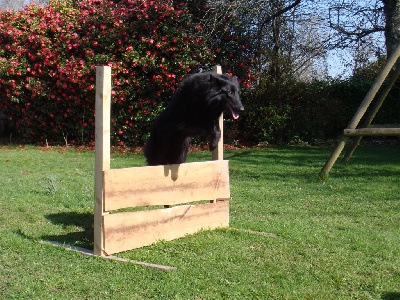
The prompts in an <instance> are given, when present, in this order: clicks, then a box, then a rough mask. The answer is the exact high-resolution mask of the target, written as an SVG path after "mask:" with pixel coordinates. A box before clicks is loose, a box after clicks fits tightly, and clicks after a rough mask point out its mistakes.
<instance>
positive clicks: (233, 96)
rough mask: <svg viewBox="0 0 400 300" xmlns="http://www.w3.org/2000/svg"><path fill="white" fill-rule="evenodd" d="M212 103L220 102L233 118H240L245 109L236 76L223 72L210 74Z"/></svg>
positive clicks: (219, 104)
mask: <svg viewBox="0 0 400 300" xmlns="http://www.w3.org/2000/svg"><path fill="white" fill-rule="evenodd" d="M209 76H210V79H209V82H210V98H209V100H210V101H211V104H218V106H220V107H223V110H226V109H228V110H229V111H230V112H231V114H232V118H234V119H235V120H236V119H238V118H239V114H240V112H242V111H243V110H244V107H243V104H242V102H241V101H240V95H239V92H240V88H239V83H238V81H237V78H236V77H230V76H228V75H221V74H212V73H210V74H209Z"/></svg>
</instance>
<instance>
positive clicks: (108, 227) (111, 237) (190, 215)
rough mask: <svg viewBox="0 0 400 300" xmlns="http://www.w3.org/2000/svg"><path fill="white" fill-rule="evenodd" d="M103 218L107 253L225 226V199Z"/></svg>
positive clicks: (227, 203)
mask: <svg viewBox="0 0 400 300" xmlns="http://www.w3.org/2000/svg"><path fill="white" fill-rule="evenodd" d="M103 218H104V236H105V248H104V252H105V253H107V255H111V254H113V253H117V252H121V251H126V250H131V249H135V248H139V247H143V246H147V245H150V244H152V243H154V242H157V241H160V240H166V241H170V240H173V239H176V238H179V237H183V236H185V235H187V234H193V233H195V232H198V231H199V230H202V229H207V230H209V229H215V228H220V227H228V226H229V200H224V201H217V202H214V203H207V204H197V205H180V206H175V207H171V208H164V209H156V210H148V211H138V212H124V213H117V214H109V215H106V216H104V217H103Z"/></svg>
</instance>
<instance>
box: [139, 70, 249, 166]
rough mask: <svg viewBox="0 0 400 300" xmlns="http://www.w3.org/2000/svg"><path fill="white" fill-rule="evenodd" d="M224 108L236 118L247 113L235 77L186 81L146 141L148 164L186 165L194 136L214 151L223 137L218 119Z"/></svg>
mask: <svg viewBox="0 0 400 300" xmlns="http://www.w3.org/2000/svg"><path fill="white" fill-rule="evenodd" d="M225 109H229V110H230V111H231V113H232V117H233V118H234V119H237V118H239V112H240V111H243V110H244V108H243V105H242V102H241V101H240V97H239V83H238V81H237V79H236V78H232V77H230V76H228V75H220V74H215V73H208V72H206V73H198V74H193V75H190V76H189V77H187V78H186V79H184V80H183V81H182V82H181V83H180V84H179V86H178V89H177V91H176V92H175V94H174V95H173V96H172V99H171V102H170V103H169V105H168V106H167V107H166V109H165V110H164V111H163V112H162V113H161V114H160V115H159V116H158V117H157V119H156V121H155V124H154V127H153V129H152V131H151V134H150V137H149V139H148V140H147V144H146V147H145V150H144V153H145V156H146V159H147V163H148V165H150V166H155V165H167V164H180V163H183V162H185V161H186V155H187V152H188V148H189V143H190V141H191V138H192V137H201V138H205V139H206V140H207V141H208V142H209V149H210V151H212V150H214V149H215V148H216V147H217V144H218V141H219V139H220V137H221V130H220V128H219V124H218V118H219V116H220V115H221V114H222V112H223V111H224V110H225Z"/></svg>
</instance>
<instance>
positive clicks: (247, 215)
mask: <svg viewBox="0 0 400 300" xmlns="http://www.w3.org/2000/svg"><path fill="white" fill-rule="evenodd" d="M331 151H332V149H331V148H322V147H270V148H264V149H243V150H236V151H227V152H226V153H225V158H226V159H229V160H230V178H231V196H232V200H231V204H230V210H231V222H230V228H229V229H219V230H215V231H203V232H200V233H198V234H195V235H192V236H188V237H184V238H181V239H178V240H175V241H171V242H165V241H160V242H158V243H156V244H154V245H152V246H149V247H144V248H141V249H136V250H132V251H127V252H123V253H119V254H118V256H119V257H123V258H128V259H132V260H138V261H146V262H150V263H156V264H162V265H167V266H173V267H176V268H177V270H176V271H169V272H165V271H159V270H156V269H152V268H148V267H144V266H140V265H136V264H131V263H124V262H118V261H110V260H105V259H102V258H98V257H90V256H84V255H82V254H81V253H79V252H75V251H68V250H65V249H64V248H61V247H55V246H53V245H50V244H47V243H43V242H42V241H44V240H45V241H57V242H61V243H67V244H70V245H75V246H80V247H84V248H90V247H92V234H93V230H92V226H93V185H94V177H93V173H94V153H93V152H91V151H79V150H78V149H62V148H49V149H48V148H41V147H32V146H0V166H1V175H0V207H1V211H0V265H1V267H0V299H384V300H388V299H400V146H399V145H391V146H381V147H378V146H363V147H359V148H358V149H357V151H356V153H355V155H354V156H353V158H352V159H351V160H350V162H349V163H348V164H342V163H340V162H338V163H337V164H336V165H335V166H334V167H333V169H332V171H331V173H330V179H329V181H328V182H326V183H323V182H321V181H320V180H319V179H318V172H319V171H320V169H321V168H322V166H323V164H324V163H325V160H326V159H327V157H328V156H329V155H330V153H331ZM209 157H210V155H209V153H208V152H193V153H190V155H189V159H190V160H191V161H198V160H207V159H209ZM144 164H145V162H144V158H143V156H142V155H141V154H140V153H139V154H135V153H125V154H122V153H119V152H115V153H113V155H112V162H111V166H112V167H113V168H119V167H128V166H142V165H144Z"/></svg>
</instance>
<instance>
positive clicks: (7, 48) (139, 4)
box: [0, 0, 214, 145]
mask: <svg viewBox="0 0 400 300" xmlns="http://www.w3.org/2000/svg"><path fill="white" fill-rule="evenodd" d="M116 2H117V1H116ZM199 9H201V7H200V8H199ZM191 18H192V15H191V14H190V13H189V10H188V9H187V8H186V5H185V3H184V2H182V3H178V4H175V5H172V4H171V2H165V1H161V0H159V1H132V0H122V1H118V2H117V3H114V2H113V1H109V0H105V1H98V0H81V1H52V2H51V3H50V5H49V6H46V7H40V6H36V5H32V6H28V7H27V8H26V10H25V11H18V12H1V13H0V43H1V47H0V93H1V94H2V95H3V96H2V98H1V99H0V110H1V111H3V112H4V113H5V114H6V115H8V116H9V119H10V124H11V126H12V127H13V128H14V130H15V131H17V133H18V134H19V135H20V136H21V137H22V138H23V140H24V141H26V142H40V143H44V142H45V141H48V142H55V143H60V142H65V141H66V140H67V141H68V142H69V143H72V144H82V143H91V142H93V140H94V88H95V87H94V84H95V67H96V65H110V66H112V68H113V107H112V129H113V130H112V138H113V142H114V143H117V144H119V145H124V144H127V145H141V144H143V142H144V140H145V139H146V137H147V133H148V132H149V126H150V125H151V123H152V120H153V118H154V117H155V115H157V114H158V113H159V111H160V110H161V109H162V108H163V107H164V106H165V103H166V102H167V101H168V99H169V97H170V95H171V94H172V92H173V91H174V88H175V87H176V85H177V83H178V82H179V81H180V80H181V78H182V77H183V76H184V75H185V74H187V73H188V72H190V71H191V70H193V69H195V68H197V67H198V66H200V65H201V66H206V67H209V66H210V65H211V64H213V63H214V61H213V57H212V55H211V51H210V50H209V49H207V47H206V46H205V44H204V43H202V40H201V38H200V37H199V35H198V34H197V32H196V31H197V30H201V28H195V26H193V25H192V19H191Z"/></svg>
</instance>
